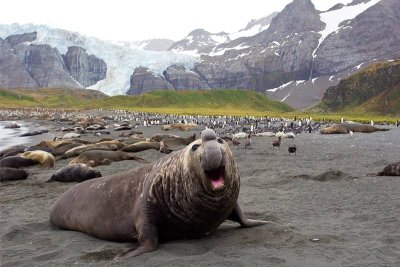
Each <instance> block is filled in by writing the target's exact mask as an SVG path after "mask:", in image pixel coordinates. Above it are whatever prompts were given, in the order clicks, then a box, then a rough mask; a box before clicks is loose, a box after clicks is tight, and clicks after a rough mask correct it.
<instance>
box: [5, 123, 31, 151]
mask: <svg viewBox="0 0 400 267" xmlns="http://www.w3.org/2000/svg"><path fill="white" fill-rule="evenodd" d="M11 122H14V121H0V150H2V149H4V148H6V147H9V146H15V145H21V144H25V143H29V140H30V137H19V136H20V135H21V134H23V133H25V132H28V131H29V128H30V126H29V124H27V123H25V122H22V121H16V123H17V124H18V125H20V126H21V128H15V129H5V128H4V127H5V126H6V125H7V124H8V123H11Z"/></svg>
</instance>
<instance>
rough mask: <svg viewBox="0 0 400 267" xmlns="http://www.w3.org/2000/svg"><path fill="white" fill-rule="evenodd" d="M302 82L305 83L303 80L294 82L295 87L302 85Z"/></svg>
mask: <svg viewBox="0 0 400 267" xmlns="http://www.w3.org/2000/svg"><path fill="white" fill-rule="evenodd" d="M304 82H305V80H301V81H296V86H298V85H299V84H302V83H304Z"/></svg>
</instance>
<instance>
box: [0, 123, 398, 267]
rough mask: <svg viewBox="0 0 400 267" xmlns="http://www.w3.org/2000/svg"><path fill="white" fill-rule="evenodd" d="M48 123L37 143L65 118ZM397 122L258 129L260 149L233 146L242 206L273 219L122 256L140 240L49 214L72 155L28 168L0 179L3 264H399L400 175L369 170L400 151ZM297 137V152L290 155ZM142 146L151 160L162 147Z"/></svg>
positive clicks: (111, 169)
mask: <svg viewBox="0 0 400 267" xmlns="http://www.w3.org/2000/svg"><path fill="white" fill-rule="evenodd" d="M29 122H30V121H29ZM31 123H33V124H34V123H36V121H32V122H31ZM42 123H43V122H42ZM46 123H48V125H47V126H46V128H48V129H49V130H50V133H47V134H43V135H39V136H34V137H32V138H31V143H32V144H35V143H38V141H40V140H43V139H53V137H54V132H53V130H54V129H56V128H58V126H55V125H54V124H52V123H49V122H46ZM390 128H391V130H390V131H388V132H376V133H371V134H361V133H355V134H354V135H353V137H350V136H349V135H320V134H318V133H311V134H308V133H303V134H300V135H298V136H296V138H295V139H283V141H282V145H281V149H280V150H278V149H275V150H273V149H272V145H271V144H272V141H273V140H275V138H274V137H254V138H253V149H244V146H243V143H244V142H242V144H241V145H240V146H239V147H237V146H233V145H231V148H232V151H233V153H234V155H235V158H236V163H237V164H238V166H239V170H240V173H241V190H240V196H239V203H240V205H241V206H242V209H243V210H244V211H245V214H246V215H247V217H249V218H257V219H263V220H270V221H273V222H275V224H274V225H265V226H260V227H255V228H249V229H241V228H239V227H238V225H237V224H234V223H230V222H226V223H224V224H223V225H221V226H220V227H219V228H218V230H217V231H216V233H214V234H213V235H211V236H209V237H204V238H201V239H190V240H175V241H169V242H165V243H162V244H160V246H159V249H158V250H157V251H155V252H152V253H147V254H144V255H141V256H138V257H136V258H130V259H128V260H126V261H122V262H118V263H116V262H114V261H113V257H114V256H115V255H116V254H117V253H119V252H121V251H123V250H125V249H127V248H131V247H132V246H136V244H135V243H118V242H109V241H104V240H100V239H97V238H94V237H91V236H88V235H86V234H83V233H80V232H74V231H64V230H59V229H57V228H55V227H53V226H51V224H50V222H49V212H50V209H51V206H52V204H53V203H54V202H55V201H56V199H57V198H58V197H59V196H60V195H61V194H62V193H63V192H64V191H66V190H67V189H68V188H70V187H71V186H73V185H74V183H59V182H53V183H44V182H45V181H46V180H48V179H49V178H50V176H51V175H52V174H53V173H54V172H56V171H57V170H58V169H59V168H60V167H62V166H64V165H66V164H67V163H68V161H67V160H60V161H57V162H56V164H55V166H54V167H53V168H52V169H50V170H47V169H43V168H40V167H36V166H34V167H30V168H26V170H28V172H29V173H30V176H29V177H28V179H27V180H25V181H16V182H7V183H2V184H1V188H0V205H1V216H0V237H1V247H0V260H1V266H99V265H101V266H111V265H113V266H114V265H116V266H119V265H120V266H125V265H131V266H144V265H146V266H188V265H196V266H399V264H400V230H399V229H400V217H399V214H400V194H399V188H400V177H379V176H376V175H372V174H371V173H377V172H378V171H380V170H381V169H382V168H383V167H384V166H385V165H386V164H389V163H392V162H396V161H399V160H400V128H395V127H390ZM140 130H142V131H143V132H144V135H145V136H151V135H153V134H155V133H160V132H161V130H160V128H159V127H156V126H154V127H149V128H147V127H146V128H145V127H142V128H140ZM200 130H201V129H196V130H195V131H194V132H196V133H197V134H199V133H200ZM112 132H113V131H112ZM169 133H172V134H178V135H181V136H189V135H191V134H192V133H193V131H192V132H179V131H171V132H169ZM118 134H119V133H118V132H113V136H118ZM57 135H58V136H60V133H58V134H57ZM104 137H108V136H104ZM82 138H84V139H97V138H98V137H94V136H92V135H91V136H88V137H85V136H82ZM292 143H295V144H296V145H297V148H298V151H297V155H296V156H295V155H293V154H292V155H290V156H289V155H288V151H287V148H288V145H289V144H292ZM137 154H138V156H141V157H143V158H145V159H147V160H148V161H153V160H156V159H158V158H159V157H162V156H164V154H161V153H159V152H158V151H155V150H151V151H145V152H140V153H137ZM139 165H141V163H138V162H136V161H122V162H115V163H112V164H111V165H108V166H98V167H96V169H99V170H100V171H101V172H102V174H103V176H105V175H108V174H112V173H115V172H119V171H123V170H126V169H130V168H134V167H136V166H139Z"/></svg>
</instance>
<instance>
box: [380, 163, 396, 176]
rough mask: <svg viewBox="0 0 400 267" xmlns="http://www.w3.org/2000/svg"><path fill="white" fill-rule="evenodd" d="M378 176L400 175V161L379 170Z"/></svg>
mask: <svg viewBox="0 0 400 267" xmlns="http://www.w3.org/2000/svg"><path fill="white" fill-rule="evenodd" d="M378 175H379V176H400V161H399V162H396V163H392V164H389V165H387V166H386V167H385V168H383V170H382V171H381V172H379V173H378Z"/></svg>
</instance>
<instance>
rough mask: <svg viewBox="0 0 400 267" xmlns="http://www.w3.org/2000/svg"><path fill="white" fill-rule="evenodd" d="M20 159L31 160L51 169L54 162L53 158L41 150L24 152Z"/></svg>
mask: <svg viewBox="0 0 400 267" xmlns="http://www.w3.org/2000/svg"><path fill="white" fill-rule="evenodd" d="M21 157H24V158H28V159H32V160H34V161H36V162H38V163H39V164H40V165H42V166H43V167H46V168H51V167H53V166H54V163H55V162H56V160H55V158H54V156H53V155H52V154H50V153H49V152H46V151H43V150H34V151H26V152H24V153H22V154H21Z"/></svg>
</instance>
